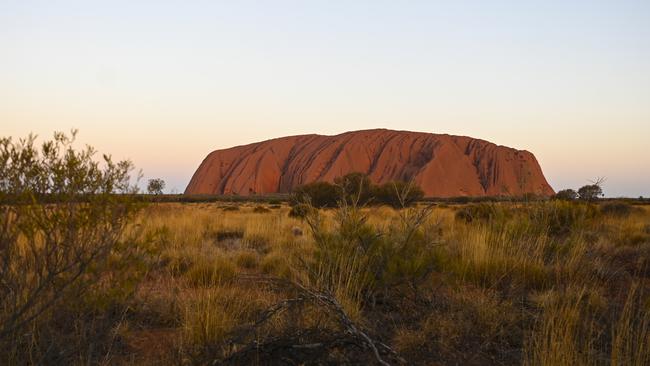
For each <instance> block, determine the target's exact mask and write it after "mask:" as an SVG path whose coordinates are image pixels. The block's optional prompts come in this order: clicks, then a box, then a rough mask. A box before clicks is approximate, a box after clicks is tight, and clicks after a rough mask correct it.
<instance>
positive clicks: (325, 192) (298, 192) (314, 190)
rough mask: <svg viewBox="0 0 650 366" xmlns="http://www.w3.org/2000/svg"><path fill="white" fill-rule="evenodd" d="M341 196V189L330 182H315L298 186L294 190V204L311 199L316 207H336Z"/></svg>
mask: <svg viewBox="0 0 650 366" xmlns="http://www.w3.org/2000/svg"><path fill="white" fill-rule="evenodd" d="M340 197H341V192H340V190H339V189H338V188H337V187H336V186H335V185H333V184H331V183H328V182H313V183H309V184H305V185H302V186H299V187H297V188H296V189H294V191H293V202H294V204H296V203H300V202H304V201H305V200H308V201H310V203H311V205H312V206H314V207H319V208H320V207H335V206H336V203H337V201H338V200H339V198H340Z"/></svg>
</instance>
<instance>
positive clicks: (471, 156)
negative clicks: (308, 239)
mask: <svg viewBox="0 0 650 366" xmlns="http://www.w3.org/2000/svg"><path fill="white" fill-rule="evenodd" d="M351 172H361V173H365V174H367V175H368V176H369V177H370V179H371V180H372V181H373V182H374V183H376V184H381V183H385V182H390V181H397V180H401V181H411V180H412V181H414V182H415V183H416V184H417V185H419V186H420V187H421V188H422V190H423V191H424V193H425V195H426V196H427V197H458V196H520V195H523V194H527V193H533V194H537V195H545V196H549V195H552V194H553V193H554V191H553V189H552V188H551V186H550V185H549V184H548V182H547V181H546V178H545V177H544V174H543V173H542V169H541V167H540V166H539V163H538V162H537V159H536V158H535V156H534V155H533V154H532V153H530V152H528V151H525V150H517V149H513V148H510V147H505V146H500V145H496V144H494V143H491V142H488V141H485V140H480V139H475V138H471V137H466V136H453V135H447V134H433V133H423V132H408V131H393V130H386V129H374V130H362V131H353V132H346V133H342V134H339V135H334V136H324V135H316V134H310V135H299V136H288V137H281V138H276V139H272V140H267V141H262V142H257V143H252V144H248V145H243V146H236V147H232V148H228V149H223V150H215V151H213V152H211V153H210V154H209V155H208V156H207V157H206V158H205V159H204V160H203V162H202V163H201V165H200V166H199V167H198V169H197V170H196V172H195V173H194V175H193V176H192V179H191V180H190V183H189V184H188V186H187V188H186V190H185V193H186V194H217V195H223V194H236V195H251V194H268V193H288V192H291V191H292V189H293V188H295V187H297V186H299V185H302V184H306V183H311V182H315V181H327V182H333V181H334V179H335V178H336V177H339V176H343V175H345V174H347V173H351Z"/></svg>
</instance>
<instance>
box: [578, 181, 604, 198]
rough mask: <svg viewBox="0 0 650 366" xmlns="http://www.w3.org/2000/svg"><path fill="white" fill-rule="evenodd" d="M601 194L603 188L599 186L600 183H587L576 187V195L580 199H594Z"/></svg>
mask: <svg viewBox="0 0 650 366" xmlns="http://www.w3.org/2000/svg"><path fill="white" fill-rule="evenodd" d="M602 196H603V189H602V188H601V187H600V184H598V183H595V184H589V185H586V186H583V187H581V188H580V189H578V197H580V199H581V200H582V201H587V202H591V201H595V200H597V199H598V198H600V197H602Z"/></svg>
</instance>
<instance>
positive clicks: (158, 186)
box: [147, 178, 165, 195]
mask: <svg viewBox="0 0 650 366" xmlns="http://www.w3.org/2000/svg"><path fill="white" fill-rule="evenodd" d="M163 189H165V181H164V180H162V179H160V178H154V179H149V182H148V183H147V192H149V194H156V195H158V194H162V193H163Z"/></svg>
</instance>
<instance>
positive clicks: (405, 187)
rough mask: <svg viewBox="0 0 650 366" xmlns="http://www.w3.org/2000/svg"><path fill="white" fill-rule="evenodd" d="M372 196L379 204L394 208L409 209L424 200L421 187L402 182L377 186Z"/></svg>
mask: <svg viewBox="0 0 650 366" xmlns="http://www.w3.org/2000/svg"><path fill="white" fill-rule="evenodd" d="M372 195H373V197H374V199H375V200H376V201H377V202H378V203H384V204H387V205H390V206H392V207H394V208H402V207H407V206H410V205H412V204H413V203H415V202H417V201H419V200H421V199H422V198H424V192H423V191H422V189H421V188H420V187H418V186H416V185H414V184H412V183H406V182H401V181H397V182H388V183H384V184H382V185H380V186H376V187H374V188H373V190H372Z"/></svg>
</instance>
